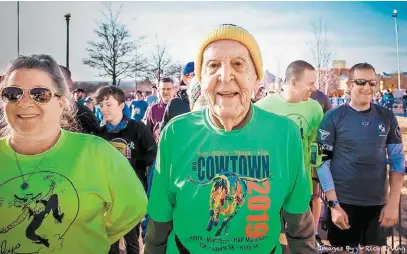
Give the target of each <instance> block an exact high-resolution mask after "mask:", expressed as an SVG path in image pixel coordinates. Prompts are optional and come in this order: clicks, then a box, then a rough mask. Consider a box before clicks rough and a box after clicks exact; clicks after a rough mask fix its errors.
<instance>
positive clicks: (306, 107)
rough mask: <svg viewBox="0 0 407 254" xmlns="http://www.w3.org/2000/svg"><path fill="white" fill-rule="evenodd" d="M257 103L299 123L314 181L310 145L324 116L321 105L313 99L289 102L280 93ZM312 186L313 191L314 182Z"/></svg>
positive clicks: (308, 167)
mask: <svg viewBox="0 0 407 254" xmlns="http://www.w3.org/2000/svg"><path fill="white" fill-rule="evenodd" d="M255 105H256V106H257V107H259V108H261V109H264V110H266V111H268V112H272V113H275V114H278V115H282V116H286V117H288V118H290V119H291V120H293V121H294V122H295V123H296V124H297V125H298V127H299V128H300V133H301V138H302V142H303V146H304V164H305V168H306V170H307V174H308V179H309V181H310V183H312V174H311V165H310V163H311V150H310V147H311V144H312V143H313V142H315V140H316V138H317V132H318V127H319V124H320V123H321V121H322V118H323V117H324V113H323V111H322V107H321V105H320V104H319V103H318V102H316V101H315V100H312V99H309V100H308V101H302V102H299V103H291V102H287V101H285V100H284V99H283V98H281V96H280V94H279V93H275V94H272V95H270V96H266V97H264V98H263V99H261V100H259V101H258V102H257V103H256V104H255ZM310 187H311V191H312V184H310Z"/></svg>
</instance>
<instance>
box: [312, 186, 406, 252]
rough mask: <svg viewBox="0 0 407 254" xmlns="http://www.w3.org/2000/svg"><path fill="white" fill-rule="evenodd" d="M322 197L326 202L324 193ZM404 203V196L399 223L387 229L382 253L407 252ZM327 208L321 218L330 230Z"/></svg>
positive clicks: (323, 227)
mask: <svg viewBox="0 0 407 254" xmlns="http://www.w3.org/2000/svg"><path fill="white" fill-rule="evenodd" d="M406 197H407V196H406ZM321 199H322V200H323V202H324V203H326V199H325V195H324V194H322V197H321ZM402 203H403V198H402V197H401V198H400V203H399V208H398V210H399V211H398V214H399V220H398V223H397V224H396V225H395V226H393V227H391V228H389V229H387V230H386V245H385V246H382V247H381V249H380V251H379V253H380V254H390V253H391V254H401V253H407V228H406V230H403V229H402V224H401V223H402V209H401V208H402ZM327 209H329V208H327V205H326V204H325V209H324V211H323V214H321V220H320V223H321V229H322V230H324V231H327V230H328V228H327V220H328V219H329V217H328V211H327ZM404 231H405V232H404ZM403 237H404V239H405V240H404V241H403ZM390 239H391V242H390V243H389V240H390ZM397 240H398V241H397ZM396 241H397V242H396ZM358 253H359V252H358Z"/></svg>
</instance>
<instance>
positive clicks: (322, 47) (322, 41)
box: [308, 17, 332, 94]
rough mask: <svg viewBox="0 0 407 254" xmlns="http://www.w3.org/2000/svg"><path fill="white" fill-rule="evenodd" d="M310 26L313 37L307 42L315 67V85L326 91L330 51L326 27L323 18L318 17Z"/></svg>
mask: <svg viewBox="0 0 407 254" xmlns="http://www.w3.org/2000/svg"><path fill="white" fill-rule="evenodd" d="M311 28H312V31H313V34H314V39H313V40H311V41H309V42H308V46H309V48H310V50H311V53H312V57H313V59H314V66H315V68H316V69H317V86H318V89H324V90H325V93H326V94H327V93H328V85H326V83H325V82H324V80H326V77H324V75H329V72H328V71H327V70H329V63H330V62H331V57H332V52H331V51H330V49H329V44H328V40H327V29H326V25H325V22H324V20H323V19H322V18H321V17H319V19H318V21H314V22H311Z"/></svg>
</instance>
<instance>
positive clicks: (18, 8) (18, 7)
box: [17, 1, 20, 56]
mask: <svg viewBox="0 0 407 254" xmlns="http://www.w3.org/2000/svg"><path fill="white" fill-rule="evenodd" d="M17 56H20V1H17Z"/></svg>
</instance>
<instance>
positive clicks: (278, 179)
mask: <svg viewBox="0 0 407 254" xmlns="http://www.w3.org/2000/svg"><path fill="white" fill-rule="evenodd" d="M265 130H266V131H265ZM161 135H162V136H161V140H160V143H159V151H158V155H157V162H156V168H155V172H154V177H153V183H152V189H151V193H150V200H149V205H148V212H149V214H150V216H151V218H152V219H153V220H155V221H157V222H168V221H173V230H172V232H171V234H170V236H169V238H168V245H167V253H170V254H173V253H187V252H185V251H182V252H181V250H182V249H184V248H185V249H187V250H188V251H189V253H194V254H195V253H198V254H199V253H220V252H222V253H252V254H253V253H258V254H268V253H270V252H272V251H273V250H275V251H276V252H275V253H281V246H280V244H279V235H280V210H281V208H284V209H285V210H286V211H287V212H290V213H293V214H301V213H304V212H305V211H307V209H308V204H309V201H310V196H311V194H310V193H309V192H308V191H304V190H309V182H308V180H307V177H306V173H305V169H304V162H303V155H302V143H301V139H300V133H299V131H298V128H297V126H296V125H295V124H294V123H293V122H292V121H290V120H288V119H287V118H285V117H281V116H278V115H275V114H271V113H268V112H266V111H263V110H261V109H259V108H257V107H252V118H251V120H250V121H249V123H248V124H247V125H246V126H245V127H244V128H242V129H239V130H233V131H231V132H225V131H224V130H222V129H219V128H217V127H215V126H214V125H213V124H212V123H211V121H210V120H209V116H208V110H207V109H203V110H200V111H196V112H192V113H188V114H185V115H181V116H178V117H176V118H174V119H173V120H172V121H171V122H170V123H169V124H168V126H166V127H165V129H164V131H163V132H162V134H161ZM181 144H182V147H180V145H181Z"/></svg>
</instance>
